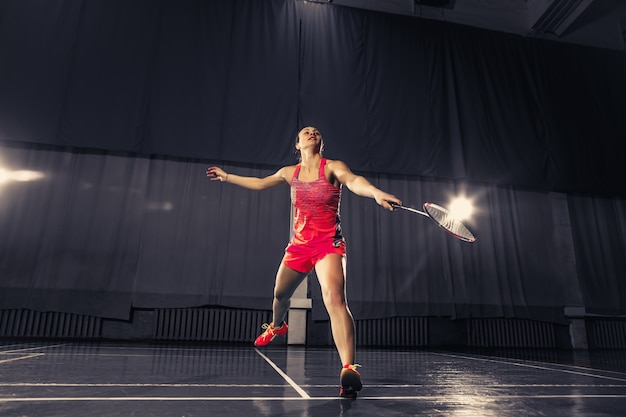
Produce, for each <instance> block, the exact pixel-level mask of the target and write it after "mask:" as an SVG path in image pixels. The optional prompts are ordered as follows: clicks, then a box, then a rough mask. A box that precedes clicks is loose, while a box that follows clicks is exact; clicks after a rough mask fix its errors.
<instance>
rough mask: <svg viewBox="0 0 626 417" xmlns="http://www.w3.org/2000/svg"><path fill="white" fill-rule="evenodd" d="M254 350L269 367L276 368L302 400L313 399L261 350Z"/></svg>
mask: <svg viewBox="0 0 626 417" xmlns="http://www.w3.org/2000/svg"><path fill="white" fill-rule="evenodd" d="M254 350H255V351H256V353H258V354H259V356H261V357H262V358H263V359H265V362H267V363H269V365H270V366H271V367H272V368H274V370H275V371H276V372H278V374H279V375H280V376H281V377H283V379H284V380H285V381H287V383H288V384H289V385H291V386H292V387H293V389H295V390H296V392H297V393H298V394H300V396H301V397H302V398H306V399H309V398H311V397H310V396H309V394H307V392H306V391H305V390H303V389H302V388H300V386H299V385H298V384H296V383H295V382H294V380H293V379H291V378H290V377H289V375H287V374H286V373H284V372H283V371H282V369H280V368H279V367H278V365H276V364H275V363H274V362H272V360H271V359H270V358H268V357H267V356H265V355H264V354H262V353H261V351H260V350H259V349H257V348H254Z"/></svg>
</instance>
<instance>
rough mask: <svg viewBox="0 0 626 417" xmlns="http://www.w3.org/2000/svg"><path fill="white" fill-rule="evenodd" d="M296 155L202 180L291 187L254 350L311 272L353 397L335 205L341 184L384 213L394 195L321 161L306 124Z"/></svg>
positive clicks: (271, 333)
mask: <svg viewBox="0 0 626 417" xmlns="http://www.w3.org/2000/svg"><path fill="white" fill-rule="evenodd" d="M295 147H296V152H297V153H299V156H300V163H298V164H297V165H291V166H285V167H282V168H281V169H279V170H278V171H276V172H275V173H274V174H272V175H269V176H267V177H264V178H257V177H244V176H240V175H235V174H232V173H227V172H226V171H224V170H223V169H221V168H219V167H210V168H208V169H207V172H206V174H207V177H209V178H210V179H211V180H214V181H221V182H227V183H230V184H235V185H238V186H241V187H245V188H248V189H252V190H264V189H267V188H270V187H275V186H278V185H281V184H289V185H290V186H291V200H292V203H293V207H294V220H293V226H294V235H293V238H292V239H291V241H290V242H289V244H288V245H287V248H286V249H285V255H284V257H283V259H282V262H281V263H280V266H279V268H278V272H277V273H276V282H275V287H274V301H273V305H272V311H273V318H272V322H271V323H269V324H265V325H264V329H265V331H264V332H263V333H262V334H261V335H260V336H259V337H257V339H256V340H255V342H254V345H255V346H266V345H268V344H269V343H270V342H271V341H272V340H273V339H274V338H275V337H276V336H282V335H284V334H286V333H287V323H286V322H285V318H286V316H287V312H288V310H289V306H290V299H291V296H292V295H293V293H294V291H295V290H296V288H297V287H298V285H300V283H301V282H302V280H303V279H304V278H305V277H306V276H307V274H308V273H309V272H311V271H312V270H313V269H315V272H316V275H317V278H318V280H319V283H320V287H321V290H322V298H323V301H324V306H325V307H326V310H327V311H328V314H329V316H330V322H331V330H332V335H333V340H334V342H335V346H336V348H337V351H338V353H339V357H340V359H341V363H342V364H343V368H342V369H341V373H340V384H341V388H340V395H341V396H342V397H348V398H356V395H357V391H359V390H360V389H361V388H362V383H361V377H360V374H359V372H358V371H357V369H356V368H357V365H356V364H355V363H354V361H355V335H354V332H355V330H354V319H353V317H352V313H351V312H350V310H349V308H348V303H347V300H346V277H345V263H346V243H345V240H344V237H343V235H342V232H341V224H340V217H339V203H340V199H341V189H342V185H345V186H346V187H347V188H348V189H349V190H350V191H352V192H353V193H355V194H357V195H359V196H363V197H370V198H373V199H374V200H376V202H377V203H378V204H379V205H381V206H382V207H384V208H385V209H388V210H393V207H392V206H391V204H390V203H396V204H401V202H400V200H399V199H398V198H396V197H395V196H393V195H391V194H388V193H386V192H384V191H381V190H379V189H378V188H376V187H375V186H374V185H372V184H371V183H370V182H369V181H368V180H366V179H365V178H364V177H362V176H360V175H356V174H354V173H353V172H352V171H351V170H350V168H348V166H347V165H346V164H345V163H343V162H341V161H338V160H330V159H325V158H323V157H322V151H323V149H324V142H323V139H322V135H321V134H320V132H319V130H317V129H316V128H314V127H311V126H308V127H305V128H303V129H302V130H300V132H298V136H297V138H296V143H295Z"/></svg>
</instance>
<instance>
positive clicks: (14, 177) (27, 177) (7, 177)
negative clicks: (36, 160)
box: [0, 168, 44, 183]
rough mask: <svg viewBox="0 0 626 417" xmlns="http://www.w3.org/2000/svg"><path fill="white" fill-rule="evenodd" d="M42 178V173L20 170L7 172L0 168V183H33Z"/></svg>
mask: <svg viewBox="0 0 626 417" xmlns="http://www.w3.org/2000/svg"><path fill="white" fill-rule="evenodd" d="M43 177H44V175H43V173H41V172H38V171H29V170H26V169H21V170H18V171H7V170H6V169H3V168H0V183H3V182H9V181H20V182H24V181H34V180H39V179H41V178H43Z"/></svg>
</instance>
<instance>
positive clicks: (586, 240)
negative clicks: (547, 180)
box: [568, 196, 626, 315]
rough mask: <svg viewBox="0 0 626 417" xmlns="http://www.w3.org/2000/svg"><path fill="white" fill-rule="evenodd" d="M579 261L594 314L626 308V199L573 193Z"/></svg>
mask: <svg viewBox="0 0 626 417" xmlns="http://www.w3.org/2000/svg"><path fill="white" fill-rule="evenodd" d="M568 201H569V207H570V211H571V217H572V234H573V236H574V242H575V250H576V263H577V271H578V277H579V279H580V286H581V290H582V294H583V297H584V306H585V307H586V309H587V312H588V313H590V314H598V315H624V312H625V311H626V272H624V271H626V256H625V255H626V201H625V200H623V199H614V198H613V199H609V198H598V197H581V196H570V197H569V198H568Z"/></svg>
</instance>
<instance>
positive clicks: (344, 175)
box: [327, 160, 402, 210]
mask: <svg viewBox="0 0 626 417" xmlns="http://www.w3.org/2000/svg"><path fill="white" fill-rule="evenodd" d="M327 167H328V169H329V170H330V172H331V174H332V175H333V176H334V177H335V178H336V179H337V181H339V182H340V183H341V184H344V185H345V186H346V187H348V189H349V190H350V191H352V192H353V193H354V194H356V195H360V196H362V197H369V198H373V199H374V200H376V202H377V203H378V204H380V205H381V206H383V207H384V208H386V209H387V210H393V207H392V206H391V204H389V203H390V202H392V203H396V204H402V202H401V201H400V200H399V199H398V198H397V197H396V196H394V195H393V194H389V193H386V192H384V191H382V190H380V189H378V188H376V187H375V186H374V185H373V184H372V183H371V182H369V181H368V180H367V179H365V177H363V176H361V175H356V174H355V173H354V172H352V171H351V170H350V168H349V167H348V165H346V164H345V163H344V162H342V161H336V160H335V161H328V162H327Z"/></svg>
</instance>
